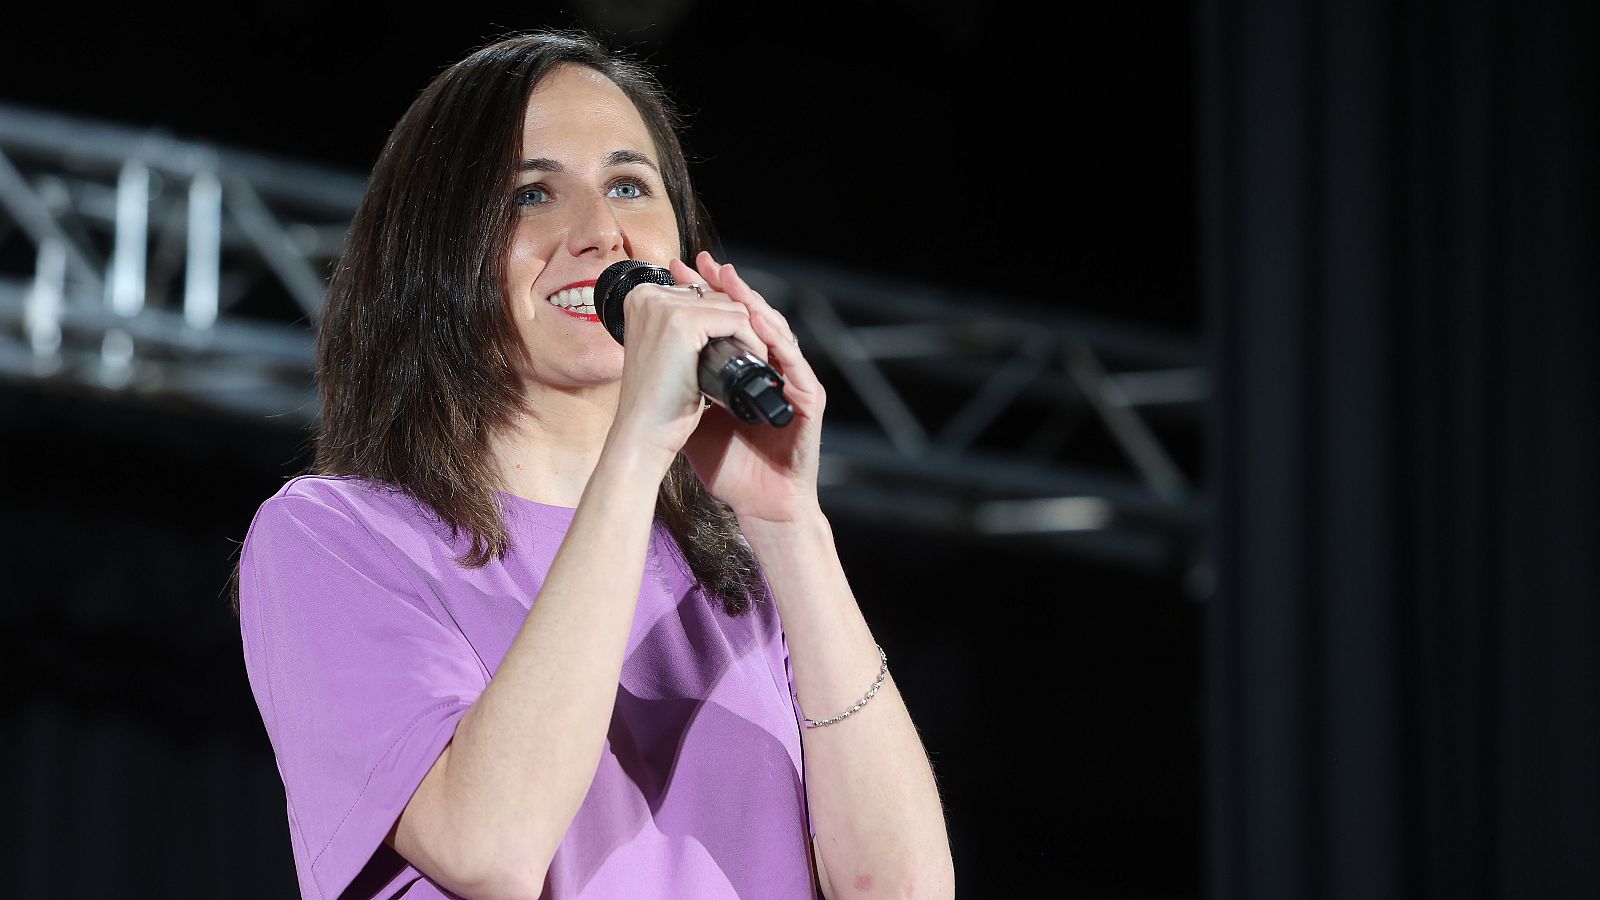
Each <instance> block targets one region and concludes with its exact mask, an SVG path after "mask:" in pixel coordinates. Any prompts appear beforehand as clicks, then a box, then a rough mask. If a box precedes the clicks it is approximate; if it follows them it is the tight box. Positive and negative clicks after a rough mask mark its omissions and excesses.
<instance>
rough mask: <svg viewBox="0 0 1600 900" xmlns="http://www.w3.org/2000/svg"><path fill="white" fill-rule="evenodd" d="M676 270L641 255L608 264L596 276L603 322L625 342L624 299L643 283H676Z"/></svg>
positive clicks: (596, 297) (596, 306) (597, 304)
mask: <svg viewBox="0 0 1600 900" xmlns="http://www.w3.org/2000/svg"><path fill="white" fill-rule="evenodd" d="M676 283H677V282H675V281H673V280H672V273H671V272H669V271H667V270H666V269H663V268H662V267H660V266H657V265H652V264H650V263H647V262H643V261H641V260H637V259H624V260H620V261H618V262H614V263H612V264H611V265H609V266H606V268H605V271H603V272H601V273H600V276H599V277H598V278H596V279H595V280H594V311H595V314H596V315H598V316H599V317H600V324H601V325H604V326H605V327H606V331H609V332H610V333H611V336H612V337H613V338H616V341H617V343H619V344H620V343H622V335H623V324H624V323H623V321H622V318H623V314H622V301H623V298H625V297H627V296H628V292H629V291H631V290H633V289H634V288H635V287H638V286H639V285H641V284H676Z"/></svg>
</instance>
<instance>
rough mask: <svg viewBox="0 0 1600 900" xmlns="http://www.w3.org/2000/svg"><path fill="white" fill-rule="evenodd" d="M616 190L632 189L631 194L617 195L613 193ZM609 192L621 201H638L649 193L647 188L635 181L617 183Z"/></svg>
mask: <svg viewBox="0 0 1600 900" xmlns="http://www.w3.org/2000/svg"><path fill="white" fill-rule="evenodd" d="M618 188H632V189H633V193H631V194H621V195H617V194H616V193H615V192H616V191H617V189H618ZM611 190H612V192H613V196H620V197H621V198H622V199H623V200H638V199H639V198H640V197H645V196H648V195H649V193H650V189H649V188H647V187H645V186H644V185H642V184H640V183H639V182H637V181H619V182H617V183H616V184H614V185H612V186H611Z"/></svg>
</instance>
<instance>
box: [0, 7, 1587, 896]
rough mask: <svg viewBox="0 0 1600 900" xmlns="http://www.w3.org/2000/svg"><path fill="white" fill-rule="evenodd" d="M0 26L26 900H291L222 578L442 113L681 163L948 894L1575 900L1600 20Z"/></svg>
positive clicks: (15, 658) (0, 434) (12, 761)
mask: <svg viewBox="0 0 1600 900" xmlns="http://www.w3.org/2000/svg"><path fill="white" fill-rule="evenodd" d="M28 12H29V24H28V25H27V26H25V27H24V26H21V25H19V24H15V23H13V24H11V25H10V26H9V27H7V28H6V30H4V31H3V32H0V467H3V469H0V471H3V475H4V478H3V482H4V485H5V486H4V487H3V488H0V548H3V549H0V554H3V555H0V562H3V564H4V566H3V570H0V571H3V573H4V580H3V581H0V616H3V617H4V618H3V622H4V627H5V629H6V634H7V636H8V637H9V638H10V640H8V641H7V646H8V647H9V648H10V652H9V653H6V654H4V655H3V659H4V662H3V663H0V665H3V666H4V668H3V669H0V672H3V673H4V675H5V676H6V679H5V683H6V684H7V685H8V686H10V687H11V689H10V690H7V691H5V692H4V700H3V701H0V796H3V797H4V812H3V813H0V821H3V822H4V828H5V831H4V833H3V834H0V846H3V847H4V851H3V852H4V854H5V857H4V865H3V868H4V870H5V871H6V872H7V873H8V875H9V876H10V882H11V884H10V886H9V891H10V892H11V893H12V894H14V895H16V896H20V897H30V898H31V897H52V898H59V897H107V896H128V897H144V896H162V897H191V896H192V897H218V896H228V897H247V896H248V897H253V896H261V897H284V896H293V895H294V893H295V890H296V887H295V879H294V870H293V862H292V857H291V854H290V847H289V840H288V828H287V822H286V818H285V809H284V796H283V789H282V784H281V782H280V781H279V778H278V774H277V772H276V769H275V767H274V760H273V756H272V752H271V747H270V745H269V744H268V742H267V738H266V734H265V731H264V729H263V728H262V724H261V720H260V715H259V713H258V711H257V709H256V707H255V705H254V702H253V699H252V697H251V695H250V692H249V687H248V684H247V682H246V680H245V677H244V668H243V661H242V657H241V648H240V642H239V633H238V625H237V621H236V620H235V619H234V618H233V616H232V614H231V612H230V611H229V609H228V602H227V594H226V587H227V578H228V574H229V572H230V571H231V568H232V565H233V561H234V558H235V556H236V554H237V550H238V545H239V542H240V541H241V540H242V539H243V537H244V535H245V533H246V530H247V529H248V527H249V523H250V519H251V516H252V515H253V514H254V512H255V510H256V508H257V506H259V504H260V503H261V502H262V501H263V500H265V499H266V498H267V497H268V496H270V495H271V494H272V493H273V492H274V491H276V490H277V488H278V487H279V486H281V484H282V483H283V481H284V480H285V479H287V478H289V477H291V476H293V475H294V474H297V473H300V472H303V471H305V469H306V467H307V466H308V465H309V464H310V461H311V457H310V444H309V440H308V431H307V427H308V426H309V425H310V423H312V422H313V421H314V420H315V416H316V406H317V404H316V398H315V395H314V391H313V384H312V381H311V373H310V368H309V366H310V347H311V339H312V336H313V333H312V330H311V328H312V322H314V321H315V311H316V309H317V308H318V305H319V303H320V291H321V289H322V284H323V280H324V278H325V274H326V272H327V269H328V266H329V265H330V263H331V261H332V260H333V259H334V258H335V256H336V254H337V252H338V248H339V246H340V242H341V240H342V236H343V232H344V228H345V227H346V225H347V224H348V220H349V216H350V215H351V214H352V212H353V210H354V208H355V204H356V203H357V201H358V200H359V198H360V195H361V191H362V187H363V183H364V177H365V173H366V171H367V170H368V169H369V168H370V166H371V164H372V162H373V160H374V159H375V158H376V156H377V153H378V151H379V149H380V148H381V146H382V144H383V142H384V139H385V137H386V136H387V134H388V131H389V129H390V128H391V127H392V126H393V124H394V123H395V121H396V120H397V119H398V118H399V117H400V115H401V114H402V113H403V112H404V111H405V109H406V107H407V106H408V105H409V104H410V102H411V101H412V99H413V98H414V97H415V96H416V95H417V93H418V92H419V91H420V90H421V89H422V88H423V86H425V85H426V84H427V82H428V81H429V80H430V79H431V78H432V77H433V76H434V75H435V74H437V73H438V72H439V71H440V70H441V69H443V68H445V67H447V66H448V65H450V64H451V63H453V62H454V61H456V60H458V59H460V58H461V57H462V56H464V55H466V54H467V53H468V52H470V51H471V50H472V49H473V48H474V47H476V46H479V45H481V44H483V43H486V42H489V41H491V40H493V39H494V38H495V37H497V36H499V35H501V34H503V33H505V32H507V31H510V30H516V29H531V28H542V27H573V26H581V27H587V28H591V29H594V30H596V31H598V32H601V33H603V34H605V35H607V36H608V40H609V42H610V43H612V44H613V45H614V46H617V47H621V48H627V49H629V50H631V51H632V52H633V53H634V54H635V55H636V56H638V57H639V58H641V59H643V60H644V61H646V62H647V63H649V64H650V65H652V66H653V67H655V68H656V70H657V71H658V73H659V74H660V76H661V79H662V81H663V82H664V83H665V84H666V85H667V87H668V88H669V90H670V91H671V92H672V94H673V95H674V96H675V98H676V99H677V101H678V103H679V105H680V106H681V108H682V109H683V110H684V111H685V112H686V113H687V116H688V118H687V130H686V138H687V147H688V149H689V152H690V156H691V160H692V166H693V169H692V174H693V176H694V178H695V180H696V185H697V187H698V188H699V190H700V192H701V194H702V196H703V197H704V198H705V200H706V201H707V203H708V205H709V206H710V209H711V210H712V213H713V216H714V224H715V225H716V226H717V228H718V230H719V231H720V234H721V237H722V240H723V245H724V246H723V254H722V256H723V258H725V259H727V260H729V261H732V262H735V263H738V264H739V268H740V271H741V272H742V273H745V274H746V275H747V277H749V278H750V280H751V281H752V282H753V283H755V285H756V287H757V288H758V289H760V290H761V291H762V293H763V294H764V295H765V296H767V297H768V299H769V300H771V301H772V302H773V303H774V305H776V306H778V307H779V308H780V309H783V310H784V311H785V313H786V315H787V316H788V318H789V319H790V321H791V322H793V323H794V324H795V325H796V330H797V331H798V332H799V333H800V334H801V336H802V340H803V342H804V344H805V346H806V348H807V355H808V358H810V359H812V360H813V361H814V364H815V365H816V366H817V368H818V371H819V374H820V375H821V377H822V379H823V381H824V383H825V385H826V386H827V388H828V391H829V401H830V402H829V414H828V415H829V421H828V423H827V429H828V431H827V432H826V435H825V437H824V451H825V457H826V458H825V460H824V465H823V474H822V481H823V484H822V492H823V505H824V509H825V511H826V512H827V513H828V515H829V518H830V520H831V521H832V523H833V525H834V529H835V532H836V534H837V536H838V540H839V545H840V551H841V555H842V556H843V557H844V562H845V566H846V570H847V572H848V574H849V575H850V578H851V583H852V586H853V587H854V590H855V593H856V596H857V597H858V599H859V600H860V602H861V605H862V608H863V611H864V613H865V615H866V617H867V620H868V622H869V623H870V624H871V625H872V627H873V629H874V633H875V634H876V636H877V637H878V638H879V640H880V643H882V644H883V646H884V649H885V651H886V652H887V654H888V655H889V657H890V658H891V659H892V660H893V663H892V664H893V665H894V666H895V671H896V679H897V681H898V683H900V684H901V685H902V686H903V689H904V690H905V693H906V700H907V703H908V705H909V706H910V708H911V712H912V716H913V718H914V719H915V721H916V722H917V725H918V727H919V729H920V731H921V734H922V737H923V740H924V743H925V745H926V746H927V748H928V750H929V753H930V755H931V757H932V759H933V763H934V768H935V772H936V774H937V776H938V778H939V781H940V787H941V793H942V796H943V798H944V800H945V803H946V810H947V814H948V818H949V824H950V833H951V838H952V843H953V848H954V852H955V858H956V870H957V877H958V883H959V884H960V885H961V887H960V894H961V896H963V897H1004V896H1035V895H1045V896H1081V897H1151V898H1157V897H1159V898H1169V897H1202V896H1206V897H1215V898H1233V897H1241V898H1245V897H1248V898H1255V897H1262V898H1266V897H1274V898H1275V897H1330V898H1331V897H1339V898H1344V897H1351V898H1385V897H1428V898H1433V897H1440V898H1443V897H1452V898H1455V897H1496V898H1498V897H1508V898H1509V897H1578V896H1585V897H1587V896H1593V895H1594V894H1595V891H1596V890H1597V889H1600V872H1597V871H1596V870H1597V867H1600V863H1597V862H1596V860H1597V859H1600V762H1597V761H1600V611H1597V609H1596V604H1595V598H1596V594H1597V591H1596V585H1597V583H1600V581H1597V577H1596V576H1597V574H1600V573H1597V571H1596V569H1597V566H1600V563H1597V560H1600V513H1597V510H1600V490H1597V480H1596V477H1595V461H1596V459H1597V458H1600V446H1597V434H1596V431H1597V429H1596V424H1595V421H1596V415H1597V412H1600V402H1597V401H1600V378H1597V377H1596V375H1597V373H1596V357H1595V347H1596V338H1597V337H1600V321H1597V319H1600V314H1597V312H1596V301H1597V299H1600V291H1597V290H1596V288H1597V286H1600V285H1597V280H1600V279H1597V247H1600V244H1597V240H1596V239H1597V238H1600V215H1597V213H1600V191H1597V176H1596V167H1595V160H1596V159H1597V158H1600V157H1597V153H1600V127H1597V126H1600V121H1597V119H1600V113H1597V110H1600V107H1597V103H1596V100H1597V98H1596V92H1597V86H1600V72H1597V68H1600V65H1597V62H1596V60H1597V54H1596V51H1597V50H1600V40H1597V38H1600V17H1597V14H1596V10H1595V9H1594V7H1593V6H1592V5H1591V4H1587V3H1584V4H1579V3H1555V2H1548V0H1534V2H1527V3H1512V2H1509V0H1499V2H1491V0H1485V2H1472V3H1456V4H1443V3H1437V2H1413V0H1405V2H1399V3H1378V2H1352V3H1339V4H1333V3H1326V2H1312V0H1285V2H1275V3H1268V2H1242V0H1194V2H1189V3H1172V4H1156V5H1120V6H1119V5H1105V8H1101V7H1100V6H1085V7H1072V8H1070V9H1053V10H1049V9H1043V8H1036V7H1033V6H1030V5H1023V4H1005V3H988V4H976V3H968V2H957V0H942V2H924V3H911V2H907V0H900V2H888V3H881V4H840V5H838V6H827V5H793V6H789V7H785V8H778V7H771V6H768V5H764V4H741V3H735V2H731V0H634V2H626V3H625V2H590V3H581V2H574V3H564V4H542V3H523V4H517V5H515V6H504V7H496V6H493V5H487V4H485V5H478V6H469V5H457V6H455V7H451V8H450V9H447V10H420V9H419V10H412V11H409V12H408V11H404V10H401V9H399V8H396V9H392V10H381V11H371V10H365V11H361V12H359V13H357V12H355V11H350V12H343V11H339V10H335V9H330V8H329V7H328V6H327V5H325V4H314V3H308V2H296V0H282V2H275V3H270V4H265V3H241V4H236V5H234V6H233V7H231V8H230V9H228V10H226V11H224V10H222V9H221V8H220V7H218V8H215V9H211V10H208V11H204V12H199V11H187V10H185V11H179V10H177V9H173V10H150V9H141V10H139V11H137V13H136V14H132V13H128V12H124V11H121V10H117V11H113V10H109V9H106V10H102V9H97V8H86V7H81V6H72V7H66V6H61V7H56V8H51V9H44V8H38V9H30V10H29V11H28Z"/></svg>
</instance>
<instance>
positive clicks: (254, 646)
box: [239, 493, 487, 900]
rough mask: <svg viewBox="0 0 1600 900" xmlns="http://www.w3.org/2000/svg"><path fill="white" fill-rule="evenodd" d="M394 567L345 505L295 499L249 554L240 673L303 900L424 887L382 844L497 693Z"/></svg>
mask: <svg viewBox="0 0 1600 900" xmlns="http://www.w3.org/2000/svg"><path fill="white" fill-rule="evenodd" d="M390 552H391V548H390V547H388V546H387V545H386V544H385V543H383V542H381V541H380V540H379V539H378V538H377V537H376V536H375V535H374V534H372V533H371V532H369V530H368V529H367V527H366V526H365V525H364V524H363V523H361V522H358V521H356V520H355V519H354V518H353V516H352V514H351V513H350V512H349V511H348V509H347V508H346V507H345V505H344V504H343V503H342V502H341V501H340V500H339V499H338V498H337V497H318V496H308V495H301V494H293V493H285V494H280V495H279V496H276V497H273V498H272V499H270V500H268V501H267V502H266V503H264V504H263V505H262V506H261V508H260V510H259V511H258V512H257V514H256V518H255V521H254V522H253V523H252V524H251V526H250V531H249V533H248V535H247V536H246V538H245V542H244V547H243V549H242V551H241V558H240V572H239V605H240V619H239V627H240V633H241V637H242V639H243V643H244V660H245V669H246V673H247V675H248V678H249V681H250V688H251V692H252V693H253V694H254V695H255V698H256V703H257V705H258V706H259V707H260V710H261V717H262V721H263V723H264V724H265V725H266V730H267V734H268V737H269V738H270V739H271V742H272V748H273V752H274V754H275V755H276V757H277V764H278V773H279V775H280V776H281V777H282V779H283V784H284V793H285V796H286V799H287V801H288V818H289V830H290V837H291V841H292V843H293V845H294V855H295V868H296V871H297V874H298V876H299V880H300V889H301V894H302V896H303V897H306V898H328V900H333V898H339V897H341V896H353V897H354V896H359V897H384V896H389V895H390V894H391V893H392V892H393V891H394V890H395V889H396V888H397V887H398V886H400V885H401V884H403V883H404V880H406V879H409V880H415V879H416V877H417V876H418V875H419V874H420V873H417V872H416V870H415V869H411V868H410V867H409V866H407V865H406V864H405V861H404V859H403V858H401V857H400V856H399V855H398V854H395V853H394V852H393V850H392V849H390V848H388V847H387V846H385V845H384V844H383V839H384V838H385V837H386V836H387V835H388V833H389V830H390V828H391V827H393V825H394V823H395V821H396V820H397V819H398V818H399V816H400V813H401V811H402V810H404V809H405V806H406V803H407V802H409V801H410V799H411V796H412V794H413V793H415V791H416V789H417V786H418V785H420V784H421V783H422V779H423V777H424V776H425V775H427V773H428V770H429V769H430V768H431V767H432V766H433V764H434V762H435V761H437V760H438V757H439V754H440V752H441V751H442V750H443V749H444V747H445V745H446V744H447V743H449V741H450V739H451V737H453V736H454V734H455V728H456V724H457V722H458V721H459V720H460V718H461V716H462V715H463V714H464V713H465V712H466V711H467V709H468V708H469V707H470V706H471V704H472V702H473V701H474V700H476V699H477V697H478V695H479V694H481V693H482V691H483V689H484V687H485V686H486V685H487V679H486V677H485V676H484V674H483V673H482V670H481V669H480V667H479V665H478V663H477V660H476V657H475V655H474V654H473V652H472V650H471V648H470V646H469V645H468V644H467V642H466V640H465V638H464V637H463V636H462V635H461V634H460V632H459V631H457V630H455V629H454V628H453V627H447V626H446V625H444V624H442V623H441V621H440V617H438V616H436V615H435V614H434V613H433V612H431V610H430V607H429V605H428V604H427V603H426V602H425V600H424V595H423V594H422V593H421V592H420V591H419V590H418V589H417V588H416V587H415V586H414V583H413V582H412V580H411V579H410V578H409V577H408V576H407V575H406V573H405V571H404V570H403V569H401V568H400V566H399V565H397V564H396V561H395V559H394V558H393V557H391V556H390ZM446 621H448V619H447V620H446ZM374 854H379V857H378V858H377V859H375V858H374ZM369 862H373V863H374V866H375V867H380V866H381V867H385V868H386V869H387V871H382V872H375V871H364V870H366V869H367V866H368V863H369ZM358 875H361V876H362V877H361V880H360V884H359V885H358V886H357V887H356V888H355V889H352V890H349V893H348V894H346V892H347V889H350V888H351V886H352V883H353V882H355V881H356V879H357V876H358ZM391 876H392V877H391Z"/></svg>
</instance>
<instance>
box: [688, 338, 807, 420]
mask: <svg viewBox="0 0 1600 900" xmlns="http://www.w3.org/2000/svg"><path fill="white" fill-rule="evenodd" d="M697 375H698V380H699V383H700V392H701V393H702V394H705V395H706V396H707V397H708V398H710V399H711V400H712V402H714V403H716V404H717V405H718V406H721V407H722V408H723V409H726V410H727V411H728V412H730V413H732V414H733V415H734V416H735V417H736V418H738V419H739V420H740V421H742V422H748V423H750V424H752V425H755V424H758V423H761V422H770V423H772V424H773V425H776V426H778V427H779V428H782V427H783V426H785V425H788V424H789V423H790V422H792V421H793V420H794V406H793V405H792V404H790V403H789V401H788V399H787V398H785V397H784V396H783V376H782V375H779V374H778V373H777V372H776V371H774V370H773V368H772V367H771V366H769V365H767V364H766V363H764V362H762V361H761V358H760V357H759V356H756V355H755V354H754V353H751V352H750V351H749V350H746V349H745V346H744V345H743V344H741V343H739V342H738V341H736V340H734V339H733V338H731V337H719V338H712V339H711V340H710V341H709V342H707V343H706V345H705V347H704V348H703V349H702V350H701V351H700V364H699V366H698V369H697Z"/></svg>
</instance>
